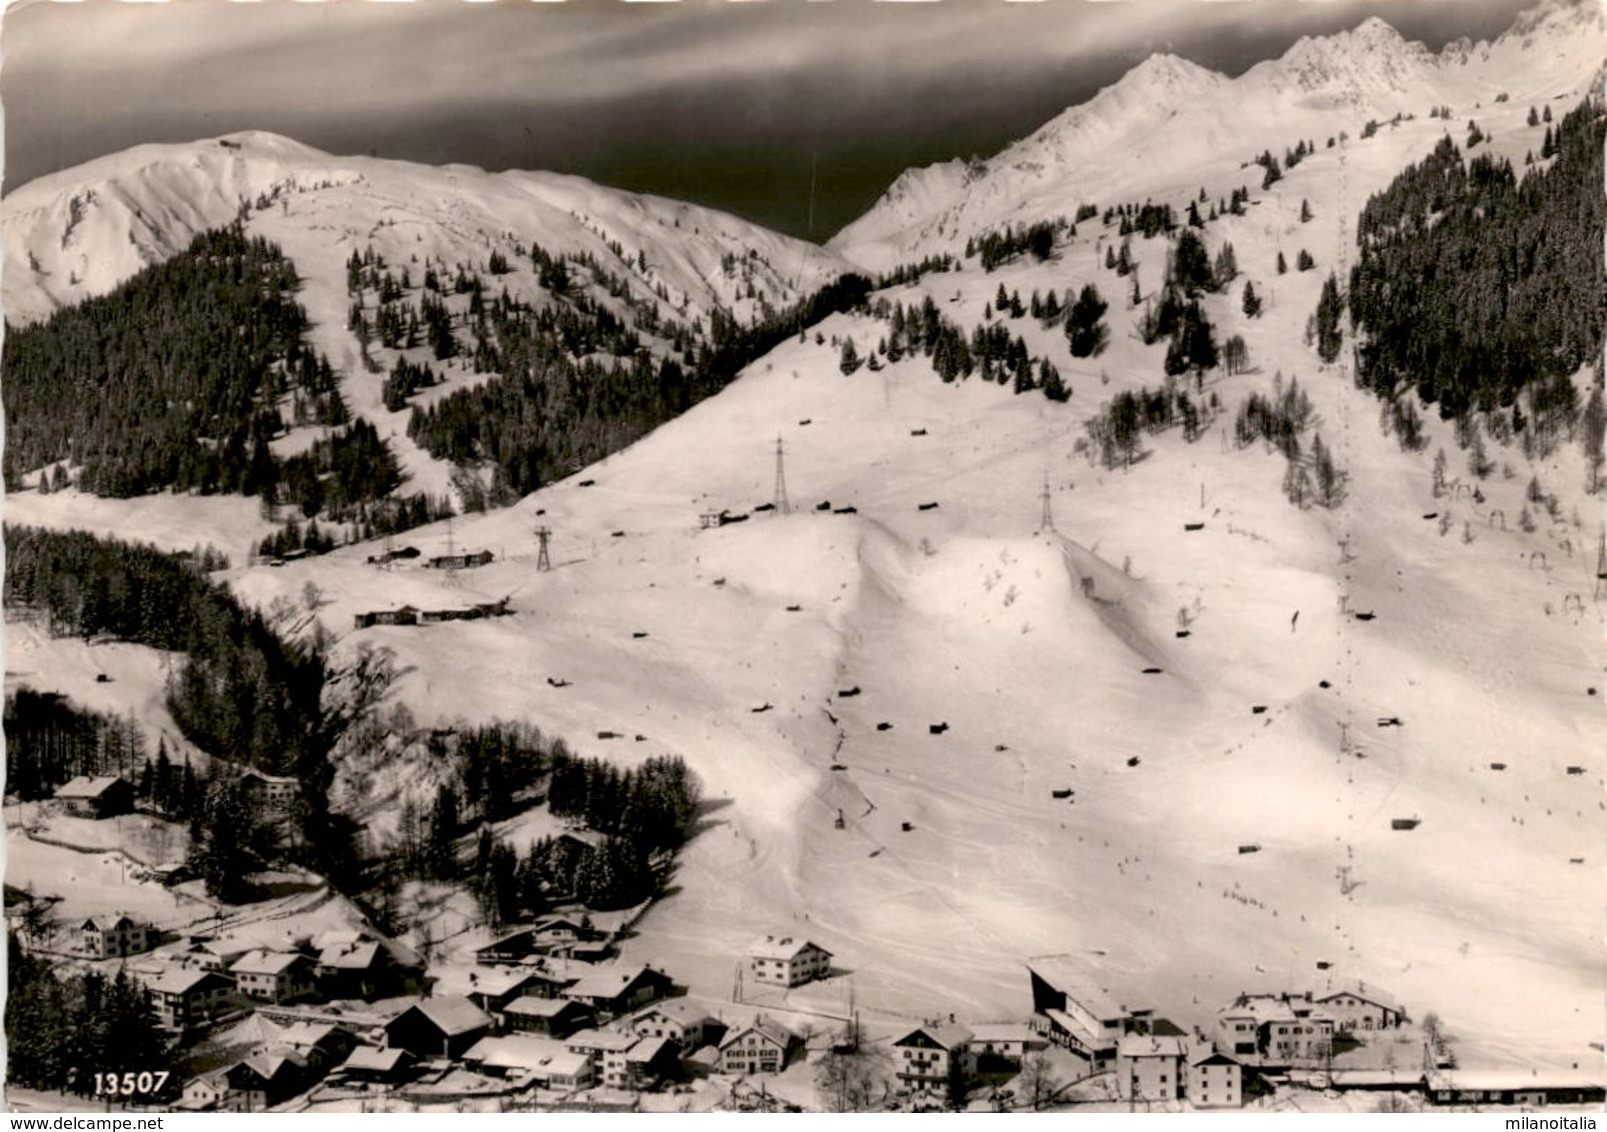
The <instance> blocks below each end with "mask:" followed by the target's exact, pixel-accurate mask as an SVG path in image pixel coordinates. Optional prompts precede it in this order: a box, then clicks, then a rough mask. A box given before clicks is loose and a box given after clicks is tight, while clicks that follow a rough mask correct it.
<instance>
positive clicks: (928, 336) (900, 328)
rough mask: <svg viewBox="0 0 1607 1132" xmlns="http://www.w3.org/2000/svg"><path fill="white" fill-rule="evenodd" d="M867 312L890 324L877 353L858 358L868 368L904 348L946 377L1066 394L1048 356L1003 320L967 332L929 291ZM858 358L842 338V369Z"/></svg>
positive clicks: (895, 357) (882, 302) (1059, 397)
mask: <svg viewBox="0 0 1607 1132" xmlns="http://www.w3.org/2000/svg"><path fill="white" fill-rule="evenodd" d="M871 313H872V314H873V315H875V316H876V317H878V318H884V319H887V320H888V322H889V326H890V332H889V333H888V335H887V336H886V337H885V338H883V339H882V340H881V341H880V342H878V343H877V346H876V353H875V354H874V355H872V356H871V357H870V358H868V359H863V360H864V361H867V362H868V364H869V366H870V368H871V369H879V368H881V360H882V359H885V360H886V361H888V362H896V361H899V360H900V359H902V358H903V357H904V356H905V355H906V354H911V355H913V354H916V353H920V354H922V355H924V356H926V357H928V358H930V359H931V361H932V368H933V369H934V370H935V371H936V372H937V375H938V376H939V377H940V378H942V379H943V381H945V382H950V383H952V382H955V381H964V380H965V379H967V378H969V377H970V376H971V375H972V374H973V373H975V374H979V375H980V376H981V378H982V380H984V381H988V382H997V383H998V384H1000V385H1009V386H1011V387H1012V388H1013V389H1014V390H1015V392H1017V393H1029V392H1033V391H1042V392H1043V394H1044V396H1046V397H1048V398H1049V399H1050V400H1052V401H1064V400H1066V399H1067V398H1069V397H1070V396H1071V389H1070V387H1069V386H1067V385H1066V383H1065V382H1064V380H1063V379H1062V378H1061V376H1060V371H1059V370H1057V369H1056V368H1055V366H1054V365H1053V363H1051V362H1050V361H1049V359H1047V358H1042V359H1035V358H1034V357H1033V356H1032V354H1031V353H1030V352H1029V351H1028V350H1027V344H1026V340H1025V339H1023V338H1022V337H1021V335H1019V334H1011V333H1010V329H1009V327H1007V326H1006V325H1005V324H1004V323H1002V322H994V323H989V324H985V325H979V326H976V327H974V328H972V332H971V334H970V335H969V336H967V335H966V333H965V332H964V331H963V330H961V329H960V327H959V326H958V325H956V324H955V323H953V322H951V321H949V319H947V318H946V317H944V315H943V312H942V311H940V310H939V309H938V307H937V304H936V303H935V302H934V301H933V300H932V297H931V296H930V295H927V296H925V297H924V298H923V299H922V301H921V303H920V304H919V305H918V306H917V305H915V304H911V305H910V306H905V305H904V304H903V303H889V302H888V301H887V300H886V299H878V300H877V302H876V303H875V305H874V306H873V307H872V309H871ZM1023 313H1025V310H1024V308H1023ZM861 361H862V359H861V358H860V357H859V355H858V350H857V347H855V345H854V341H853V339H852V338H851V337H848V338H844V339H843V345H842V357H841V358H840V360H839V365H840V367H841V369H842V371H843V372H844V373H845V374H846V373H853V372H855V371H856V370H858V369H859V366H860V364H861Z"/></svg>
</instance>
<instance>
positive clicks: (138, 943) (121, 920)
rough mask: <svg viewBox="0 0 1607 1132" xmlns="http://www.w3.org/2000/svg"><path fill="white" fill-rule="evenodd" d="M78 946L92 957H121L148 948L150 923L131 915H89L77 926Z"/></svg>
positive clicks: (150, 934) (150, 940)
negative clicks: (142, 921)
mask: <svg viewBox="0 0 1607 1132" xmlns="http://www.w3.org/2000/svg"><path fill="white" fill-rule="evenodd" d="M78 934H79V948H80V950H81V951H82V952H83V953H84V954H85V955H86V956H88V957H89V958H91V959H121V958H123V957H125V956H128V955H138V954H139V953H140V952H142V951H145V950H148V949H149V948H150V946H151V944H152V943H154V942H155V940H154V939H153V938H152V937H153V935H154V934H155V933H154V932H153V931H152V929H151V927H150V925H148V924H145V923H141V922H140V921H139V920H136V919H134V918H133V917H131V916H91V917H90V918H89V919H87V920H85V921H84V922H83V923H82V924H81V925H79V929H78Z"/></svg>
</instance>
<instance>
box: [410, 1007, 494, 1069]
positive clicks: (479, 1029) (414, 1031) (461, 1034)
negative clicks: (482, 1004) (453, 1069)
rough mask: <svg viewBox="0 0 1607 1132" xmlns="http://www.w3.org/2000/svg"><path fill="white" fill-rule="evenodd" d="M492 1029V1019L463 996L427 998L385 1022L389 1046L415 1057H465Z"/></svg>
mask: <svg viewBox="0 0 1607 1132" xmlns="http://www.w3.org/2000/svg"><path fill="white" fill-rule="evenodd" d="M490 1030H491V1016H490V1015H489V1014H487V1013H486V1012H485V1011H483V1010H481V1009H480V1008H479V1007H478V1006H476V1005H475V1004H474V1003H472V1002H470V1001H469V1000H468V999H467V998H465V997H463V996H461V995H453V996H449V997H443V998H427V999H425V1000H424V1001H423V1002H421V1003H419V1004H417V1005H416V1006H410V1007H408V1008H407V1009H406V1010H404V1011H402V1013H400V1014H398V1015H397V1016H396V1017H395V1018H392V1019H391V1020H390V1021H389V1022H387V1023H385V1044H386V1046H388V1047H390V1048H392V1049H405V1050H407V1051H408V1052H409V1053H411V1054H413V1055H414V1056H415V1057H419V1058H430V1057H461V1056H462V1055H463V1054H464V1053H465V1052H466V1051H467V1050H468V1049H469V1047H470V1046H472V1045H474V1043H475V1042H477V1041H479V1040H480V1039H481V1038H483V1037H485V1035H486V1034H487V1033H488V1032H490Z"/></svg>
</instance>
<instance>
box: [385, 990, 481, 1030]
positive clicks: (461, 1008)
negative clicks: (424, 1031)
mask: <svg viewBox="0 0 1607 1132" xmlns="http://www.w3.org/2000/svg"><path fill="white" fill-rule="evenodd" d="M414 1009H416V1010H417V1011H419V1013H421V1014H423V1015H424V1016H425V1017H426V1018H428V1019H429V1020H430V1023H431V1024H432V1025H434V1027H435V1028H436V1029H437V1030H440V1031H441V1033H443V1034H445V1035H447V1036H448V1037H453V1036H455V1035H457V1034H467V1033H469V1032H470V1031H471V1030H480V1029H484V1028H486V1027H487V1026H489V1025H491V1016H490V1015H489V1014H487V1013H486V1012H485V1011H483V1010H481V1009H480V1008H479V1007H478V1006H476V1005H474V1003H472V1002H470V1001H469V1000H468V999H467V998H464V997H462V996H461V995H449V996H447V997H445V998H427V999H425V1000H424V1001H423V1002H421V1003H419V1004H418V1006H416V1007H415V1008H414ZM405 1013H406V1012H404V1015H405ZM402 1016H403V1015H398V1018H400V1017H402ZM396 1021H397V1018H393V1019H391V1024H392V1025H394V1024H395V1023H396Z"/></svg>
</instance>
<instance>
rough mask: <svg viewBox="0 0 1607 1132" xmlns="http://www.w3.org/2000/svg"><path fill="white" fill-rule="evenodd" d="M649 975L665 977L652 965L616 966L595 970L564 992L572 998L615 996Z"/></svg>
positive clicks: (605, 997)
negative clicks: (609, 968)
mask: <svg viewBox="0 0 1607 1132" xmlns="http://www.w3.org/2000/svg"><path fill="white" fill-rule="evenodd" d="M649 976H656V977H658V978H663V977H664V976H663V975H661V974H660V973H659V972H657V971H654V970H653V969H652V968H651V967H644V966H633V967H616V968H613V969H611V970H602V971H593V972H592V973H591V974H589V975H586V976H584V977H583V978H581V979H580V980H579V981H578V982H576V983H575V985H574V986H572V987H570V988H569V989H568V990H567V991H565V992H564V993H565V994H567V995H568V996H569V997H570V998H602V999H609V998H615V997H618V996H619V995H621V994H624V993H625V992H626V991H627V990H629V989H630V988H631V987H632V986H634V985H635V984H636V983H637V982H638V981H639V980H641V979H644V978H647V977H649Z"/></svg>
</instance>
